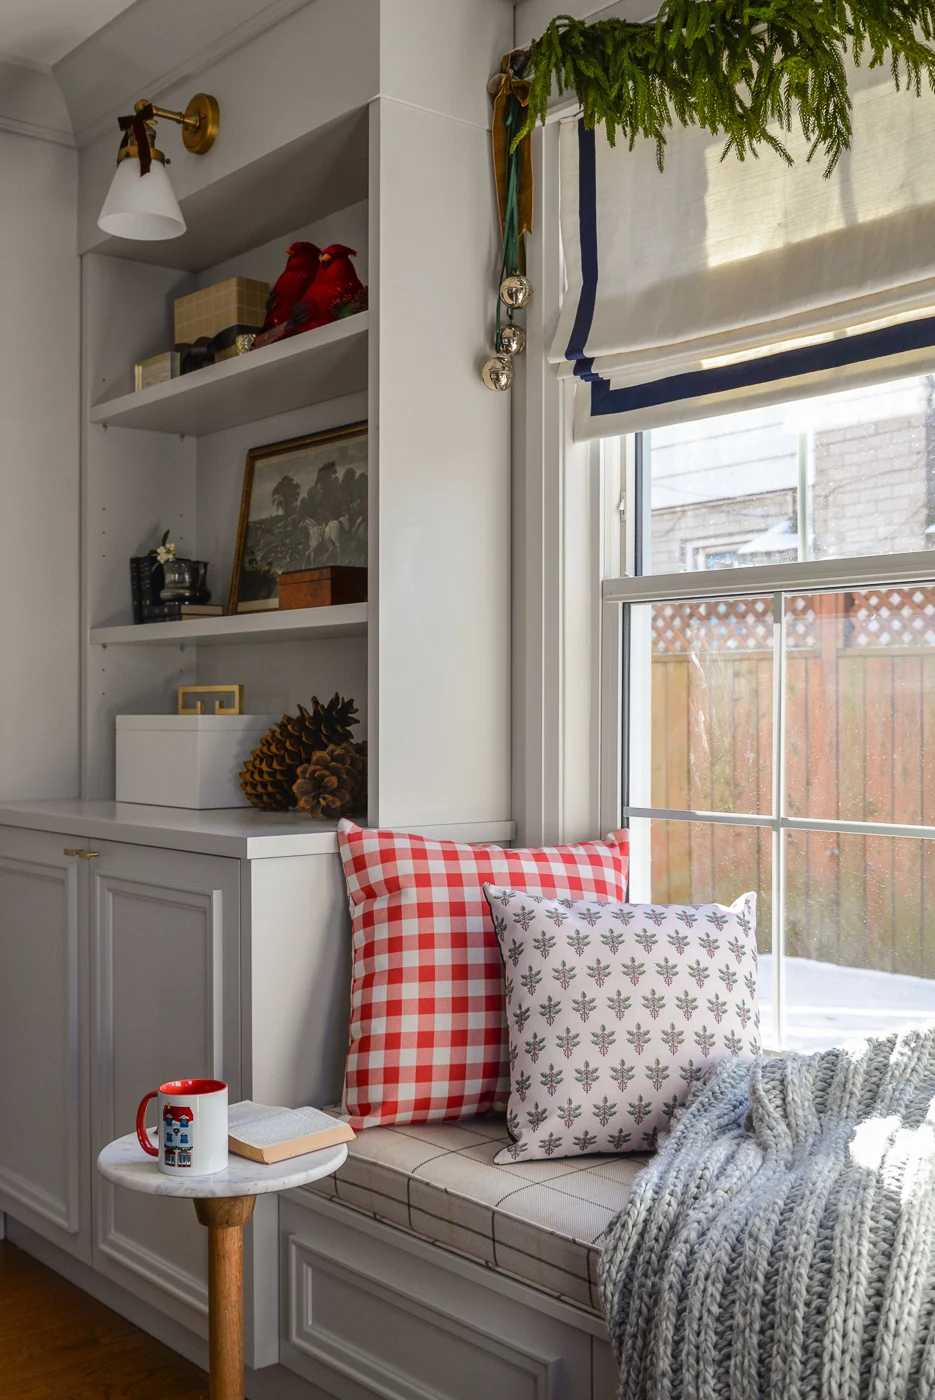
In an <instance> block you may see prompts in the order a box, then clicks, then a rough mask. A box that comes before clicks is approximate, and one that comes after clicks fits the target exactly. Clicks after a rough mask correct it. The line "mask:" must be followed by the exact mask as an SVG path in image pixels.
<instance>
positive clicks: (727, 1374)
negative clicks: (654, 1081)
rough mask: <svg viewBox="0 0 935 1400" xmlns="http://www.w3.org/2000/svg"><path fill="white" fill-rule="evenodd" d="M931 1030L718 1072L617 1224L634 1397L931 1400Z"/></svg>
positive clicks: (934, 1302)
mask: <svg viewBox="0 0 935 1400" xmlns="http://www.w3.org/2000/svg"><path fill="white" fill-rule="evenodd" d="M933 1101H935V1027H933V1028H932V1029H929V1030H925V1031H908V1032H904V1033H903V1034H901V1035H899V1036H897V1035H895V1034H894V1035H892V1036H888V1037H886V1038H883V1039H879V1040H871V1041H866V1042H864V1043H863V1044H862V1045H859V1046H857V1047H856V1048H854V1049H851V1050H842V1049H838V1050H827V1051H823V1052H821V1053H819V1054H817V1055H810V1056H806V1055H798V1054H790V1055H789V1056H788V1058H786V1059H760V1060H756V1061H754V1062H752V1063H750V1062H747V1063H740V1062H738V1061H736V1060H731V1061H725V1062H721V1063H719V1064H718V1065H717V1066H716V1067H715V1068H714V1070H713V1071H712V1072H711V1074H710V1077H709V1078H708V1079H707V1080H706V1082H704V1083H702V1084H701V1085H699V1086H697V1087H696V1090H695V1094H694V1097H693V1099H692V1100H691V1102H690V1103H689V1104H688V1106H687V1107H686V1108H685V1109H684V1110H683V1111H682V1112H681V1114H680V1116H679V1117H678V1118H677V1119H676V1120H675V1122H674V1126H673V1128H672V1131H671V1132H670V1134H669V1135H668V1137H667V1138H666V1139H665V1140H664V1142H663V1144H662V1147H661V1149H660V1151H659V1153H658V1155H657V1156H656V1157H655V1158H654V1159H653V1160H652V1161H651V1162H650V1163H649V1165H648V1166H647V1168H646V1170H645V1171H643V1172H642V1173H641V1174H640V1175H639V1176H638V1177H637V1180H636V1182H635V1184H634V1187H633V1193H632V1195H631V1196H630V1198H629V1200H628V1201H627V1204H626V1206H625V1207H624V1209H623V1210H622V1211H621V1213H620V1215H619V1216H617V1218H616V1219H615V1220H614V1222H613V1223H612V1224H611V1226H610V1228H609V1230H608V1234H607V1239H606V1243H605V1245H604V1249H603V1253H602V1255H601V1261H600V1288H601V1298H602V1302H603V1307H604V1312H605V1315H606V1318H607V1323H608V1328H609V1331H610V1336H611V1340H612V1343H613V1347H614V1352H615V1354H616V1357H617V1362H618V1364H619V1366H620V1396H621V1400H812V1397H816V1398H817V1397H821V1400H933V1397H935V1102H933Z"/></svg>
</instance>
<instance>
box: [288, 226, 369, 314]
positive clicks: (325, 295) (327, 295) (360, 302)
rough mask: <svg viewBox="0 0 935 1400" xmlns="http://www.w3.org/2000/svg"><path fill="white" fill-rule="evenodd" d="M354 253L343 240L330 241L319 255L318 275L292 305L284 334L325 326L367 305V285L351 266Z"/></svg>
mask: <svg viewBox="0 0 935 1400" xmlns="http://www.w3.org/2000/svg"><path fill="white" fill-rule="evenodd" d="M356 257H357V254H356V252H355V251H354V249H353V248H347V247H345V245H344V244H343V243H332V244H330V245H329V246H328V247H327V248H326V249H325V251H324V252H323V253H322V255H321V263H320V265H319V269H318V276H317V277H316V278H315V280H314V282H312V283H311V284H310V286H308V287H307V288H306V289H305V292H304V293H303V295H302V298H301V300H299V301H298V302H296V304H295V306H294V307H293V308H292V311H291V314H290V316H289V320H288V323H287V325H286V332H285V333H286V335H298V334H299V333H300V332H301V331H311V330H314V329H315V327H316V326H327V325H328V324H329V322H331V321H337V320H340V319H341V318H342V317H344V316H352V315H354V314H355V313H356V312H358V311H365V310H366V308H367V288H366V287H365V286H364V284H363V282H361V280H360V278H359V277H358V276H357V273H356V272H355V270H354V267H353V264H352V263H351V258H356Z"/></svg>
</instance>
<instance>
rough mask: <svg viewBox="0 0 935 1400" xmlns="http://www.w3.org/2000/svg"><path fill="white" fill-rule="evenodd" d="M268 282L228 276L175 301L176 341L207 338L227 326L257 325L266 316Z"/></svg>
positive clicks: (190, 343)
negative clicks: (222, 280) (224, 279)
mask: <svg viewBox="0 0 935 1400" xmlns="http://www.w3.org/2000/svg"><path fill="white" fill-rule="evenodd" d="M268 296H269V283H268V282H257V281H256V280H255V279H254V278H252V277H228V278H227V280H226V281H225V282H216V283H215V284H214V286H213V287H203V288H202V290H201V291H200V292H192V293H191V294H190V295H189V296H187V297H178V298H177V299H176V303H175V343H176V345H192V344H194V342H195V341H196V340H200V339H201V337H202V336H207V337H208V339H209V340H210V339H211V338H212V337H213V336H216V335H217V334H218V333H219V332H220V331H225V330H227V328H228V326H256V327H257V329H259V328H260V327H261V326H262V325H263V322H264V320H265V319H266V301H267V298H268Z"/></svg>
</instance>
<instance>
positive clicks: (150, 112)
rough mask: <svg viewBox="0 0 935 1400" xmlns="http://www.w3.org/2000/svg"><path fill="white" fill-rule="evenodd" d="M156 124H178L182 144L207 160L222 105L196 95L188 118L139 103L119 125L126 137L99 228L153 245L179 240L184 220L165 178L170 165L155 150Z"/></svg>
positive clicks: (162, 154)
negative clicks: (130, 114) (154, 242)
mask: <svg viewBox="0 0 935 1400" xmlns="http://www.w3.org/2000/svg"><path fill="white" fill-rule="evenodd" d="M157 120H161V121H172V122H177V123H178V124H179V126H180V127H181V129H182V144H183V145H184V147H185V149H186V151H189V152H190V153H191V154H192V155H197V156H203V155H205V154H206V153H207V152H208V151H210V149H211V147H212V146H213V145H214V142H215V139H216V137H217V134H218V125H219V123H220V110H219V108H218V104H217V100H216V99H215V98H213V97H209V96H208V95H207V93H203V92H199V93H197V94H196V95H195V96H194V97H193V98H192V100H191V102H189V104H188V106H187V107H186V109H185V111H184V112H173V111H170V110H168V109H167V108H165V107H157V106H156V105H155V103H153V102H147V101H141V102H137V104H136V107H135V108H134V111H133V115H132V116H129V117H120V118H119V119H118V121H119V126H120V130H121V132H122V133H123V136H122V139H121V142H120V149H119V150H118V152H117V169H116V172H115V174H114V178H113V180H112V181H111V185H110V189H109V191H108V193H107V198H106V199H105V201H104V207H103V209H102V210H101V216H100V218H99V219H98V221H97V222H98V227H99V228H101V229H103V230H104V232H105V233H110V234H113V235H114V236H115V237H116V238H133V239H143V240H147V241H151V240H153V239H160V238H178V237H179V235H180V234H183V233H184V232H185V220H184V218H183V217H182V211H181V209H180V208H179V203H178V200H177V199H176V197H175V194H174V192H173V189H172V185H171V184H170V182H169V176H168V174H167V172H166V166H167V165H168V163H169V162H168V160H167V158H166V156H165V155H164V153H163V152H162V151H160V150H159V149H158V147H157V146H156V127H155V123H156V121H157Z"/></svg>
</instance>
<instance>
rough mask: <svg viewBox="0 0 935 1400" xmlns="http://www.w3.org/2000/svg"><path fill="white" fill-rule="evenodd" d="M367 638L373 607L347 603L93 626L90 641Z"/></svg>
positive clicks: (115, 643)
mask: <svg viewBox="0 0 935 1400" xmlns="http://www.w3.org/2000/svg"><path fill="white" fill-rule="evenodd" d="M366 634H367V604H366V603H345V604H344V605H343V606H339V607H331V608H291V609H289V610H287V611H285V612H276V611H271V612H248V613H238V614H236V615H235V616H234V617H199V618H191V619H187V620H186V621H184V622H151V623H147V624H145V625H143V626H140V625H134V624H132V623H131V624H130V625H129V626H127V627H92V628H91V635H90V638H89V640H90V641H91V642H92V643H93V644H95V645H97V646H128V645H132V646H169V645H171V646H178V645H179V643H180V642H191V643H196V642H197V643H198V645H199V646H211V645H214V646H228V645H230V644H231V643H237V642H243V643H250V642H284V641H292V642H310V641H315V640H319V641H327V640H329V639H336V638H338V637H364V636H366Z"/></svg>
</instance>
